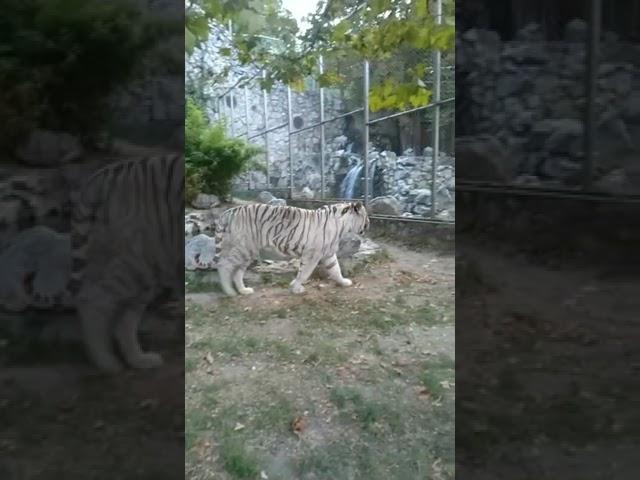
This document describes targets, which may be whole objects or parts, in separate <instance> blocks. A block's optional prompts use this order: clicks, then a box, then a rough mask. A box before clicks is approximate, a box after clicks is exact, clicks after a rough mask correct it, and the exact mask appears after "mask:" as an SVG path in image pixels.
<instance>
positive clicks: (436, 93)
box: [431, 0, 442, 217]
mask: <svg viewBox="0 0 640 480" xmlns="http://www.w3.org/2000/svg"><path fill="white" fill-rule="evenodd" d="M441 23H442V0H436V24H438V25H440V24H441ZM440 59H441V53H440V50H436V51H435V52H434V55H433V70H434V75H435V78H434V82H433V83H434V85H433V100H434V103H435V106H434V107H433V152H432V157H431V217H435V216H436V197H437V195H436V193H437V192H436V167H437V166H438V157H439V156H440V103H439V102H440Z"/></svg>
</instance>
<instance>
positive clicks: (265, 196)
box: [257, 190, 276, 203]
mask: <svg viewBox="0 0 640 480" xmlns="http://www.w3.org/2000/svg"><path fill="white" fill-rule="evenodd" d="M275 198H276V197H274V196H273V194H272V193H271V192H267V191H266V190H265V191H263V192H260V193H259V194H258V198H257V200H258V202H260V203H269V202H270V201H271V200H274V199H275Z"/></svg>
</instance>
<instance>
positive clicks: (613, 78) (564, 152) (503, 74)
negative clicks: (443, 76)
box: [456, 20, 640, 184]
mask: <svg viewBox="0 0 640 480" xmlns="http://www.w3.org/2000/svg"><path fill="white" fill-rule="evenodd" d="M586 32H587V26H586V24H585V22H584V21H582V20H573V21H571V22H569V23H568V24H567V25H566V27H565V31H564V39H563V41H555V42H551V41H546V40H545V39H544V38H543V35H542V33H541V30H540V28H539V27H538V26H537V25H535V24H530V25H528V26H526V27H524V28H523V29H521V30H520V31H519V32H518V33H517V35H516V37H515V39H514V40H513V41H508V42H503V41H501V39H500V38H499V36H498V34H497V33H495V32H492V31H488V30H479V29H471V30H467V31H465V32H461V33H459V38H458V42H457V50H456V55H457V58H456V62H457V65H456V71H457V72H458V73H459V78H461V79H463V80H462V81H460V82H459V83H458V84H457V89H458V91H459V92H460V93H461V94H459V95H458V96H459V97H463V101H462V102H460V98H459V99H458V103H459V104H460V106H461V108H462V109H463V110H464V114H460V113H461V112H462V110H461V112H459V114H458V118H459V120H458V128H459V131H460V132H462V133H464V134H465V135H482V134H485V135H487V134H488V135H491V136H492V137H495V138H496V139H497V140H498V141H499V142H500V143H501V144H502V146H503V148H504V149H505V151H507V152H508V155H509V156H510V157H511V158H512V161H513V172H514V174H515V175H516V176H519V181H533V182H540V181H545V182H551V183H561V184H571V183H576V182H578V181H579V179H580V172H581V168H582V160H583V158H584V152H583V132H584V124H583V115H584V106H585V80H584V76H585V68H586V67H585V66H586V47H585V45H586V42H585V39H586ZM639 59H640V47H639V46H638V45H634V44H629V43H625V42H622V41H620V40H619V39H618V38H617V37H616V35H615V34H613V33H610V32H605V34H604V35H603V40H602V42H601V64H600V67H599V70H598V77H597V100H596V104H597V107H596V108H597V118H598V130H597V138H598V146H597V148H598V150H599V157H598V159H597V169H596V174H597V175H599V176H602V175H605V174H607V172H610V171H612V170H614V169H615V168H618V167H620V166H621V165H620V162H623V161H624V158H628V157H629V155H631V156H632V157H634V158H635V160H636V162H637V152H638V149H640V143H639V142H638V138H640V136H639V134H640V60H639ZM533 79H536V80H535V81H534V80H533ZM633 152H635V154H634V153H633ZM616 162H617V163H616Z"/></svg>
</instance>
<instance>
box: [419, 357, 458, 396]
mask: <svg viewBox="0 0 640 480" xmlns="http://www.w3.org/2000/svg"><path fill="white" fill-rule="evenodd" d="M454 367H455V363H454V361H453V359H451V358H450V357H448V356H446V355H438V356H437V357H435V358H433V359H431V360H429V361H427V362H425V363H424V364H423V366H422V371H421V373H420V382H421V383H422V385H423V386H424V387H425V388H426V389H427V390H428V391H429V393H431V395H433V396H435V397H441V396H444V395H446V394H447V393H448V392H451V390H450V389H448V388H445V386H444V385H443V383H442V382H450V381H452V380H453V378H455V375H454V374H455V372H454Z"/></svg>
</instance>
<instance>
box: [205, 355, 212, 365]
mask: <svg viewBox="0 0 640 480" xmlns="http://www.w3.org/2000/svg"><path fill="white" fill-rule="evenodd" d="M204 359H205V360H206V361H207V363H208V364H209V365H212V364H213V356H212V355H211V354H210V353H207V354H206V355H205V357H204Z"/></svg>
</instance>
